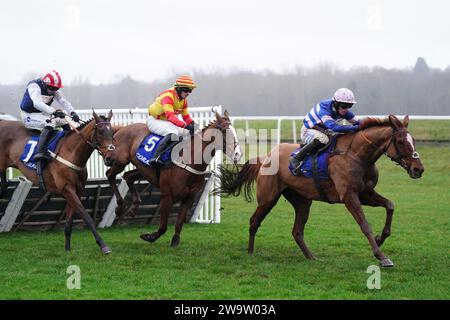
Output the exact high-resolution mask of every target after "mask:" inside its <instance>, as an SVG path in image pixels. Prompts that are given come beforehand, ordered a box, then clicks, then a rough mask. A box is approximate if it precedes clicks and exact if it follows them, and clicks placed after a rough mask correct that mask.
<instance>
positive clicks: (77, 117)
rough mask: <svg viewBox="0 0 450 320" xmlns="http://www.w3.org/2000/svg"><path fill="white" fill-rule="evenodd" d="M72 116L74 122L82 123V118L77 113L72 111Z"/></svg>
mask: <svg viewBox="0 0 450 320" xmlns="http://www.w3.org/2000/svg"><path fill="white" fill-rule="evenodd" d="M70 115H71V116H72V120H73V121H75V122H80V116H79V115H78V114H77V113H76V112H75V111H72V112H71V113H70Z"/></svg>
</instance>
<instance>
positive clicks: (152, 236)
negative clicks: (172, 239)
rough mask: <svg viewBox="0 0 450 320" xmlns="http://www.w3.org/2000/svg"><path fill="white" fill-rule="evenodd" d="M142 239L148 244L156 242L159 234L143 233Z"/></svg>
mask: <svg viewBox="0 0 450 320" xmlns="http://www.w3.org/2000/svg"><path fill="white" fill-rule="evenodd" d="M140 238H141V239H142V240H144V241H148V242H155V241H156V239H158V236H157V233H156V232H153V233H151V234H150V233H143V234H141V235H140Z"/></svg>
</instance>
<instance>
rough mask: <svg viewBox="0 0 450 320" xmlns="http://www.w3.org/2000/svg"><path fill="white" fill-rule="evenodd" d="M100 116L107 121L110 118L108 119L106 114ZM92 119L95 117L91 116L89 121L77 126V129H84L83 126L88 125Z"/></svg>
mask: <svg viewBox="0 0 450 320" xmlns="http://www.w3.org/2000/svg"><path fill="white" fill-rule="evenodd" d="M99 117H100V118H101V119H102V120H104V121H107V120H108V119H107V118H106V117H105V116H103V115H100V116H99ZM92 120H94V118H91V119H89V120H88V121H85V122H83V123H82V124H81V125H79V126H78V127H77V129H78V130H81V129H83V128H84V127H86V126H87V125H88V124H89V123H90V122H91V121H92Z"/></svg>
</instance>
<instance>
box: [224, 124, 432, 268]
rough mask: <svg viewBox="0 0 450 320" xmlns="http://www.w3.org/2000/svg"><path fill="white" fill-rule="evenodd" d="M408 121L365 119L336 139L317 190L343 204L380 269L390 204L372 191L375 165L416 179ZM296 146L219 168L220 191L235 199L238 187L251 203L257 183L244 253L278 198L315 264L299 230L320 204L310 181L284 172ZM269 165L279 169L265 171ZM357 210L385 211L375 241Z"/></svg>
mask: <svg viewBox="0 0 450 320" xmlns="http://www.w3.org/2000/svg"><path fill="white" fill-rule="evenodd" d="M408 123H409V117H408V116H406V117H405V118H404V119H403V122H402V121H400V120H399V119H398V118H397V117H395V116H393V115H390V116H389V117H388V118H386V119H375V118H367V119H364V120H363V121H362V123H361V129H362V130H361V131H358V132H356V133H352V134H346V135H343V136H340V137H339V138H338V140H337V144H336V148H335V151H334V155H333V156H331V157H330V158H329V161H328V172H329V179H328V180H324V182H322V191H323V193H324V194H325V195H326V197H327V198H328V199H329V202H331V203H344V205H345V206H346V208H347V209H348V211H349V212H350V213H351V214H352V216H353V218H354V219H355V220H356V222H357V223H358V225H359V226H360V228H361V231H362V232H363V234H364V235H365V236H366V237H367V240H368V241H369V244H370V246H371V248H372V252H373V254H374V255H375V257H376V258H377V259H378V260H379V262H380V265H381V266H383V267H391V266H393V265H394V264H393V263H392V261H391V260H390V259H389V258H388V257H387V256H386V255H385V254H384V253H383V252H382V251H381V249H380V246H381V245H382V244H383V242H384V241H385V240H386V238H387V237H388V236H389V235H390V233H391V223H392V217H393V213H394V204H393V203H392V201H390V200H388V199H386V198H385V197H383V196H382V195H380V194H378V193H377V192H376V191H375V186H376V184H377V182H378V169H377V168H376V166H375V162H376V161H377V160H378V159H379V158H380V157H381V156H382V155H383V154H385V155H386V156H388V157H389V158H390V159H391V160H393V161H394V162H396V163H397V164H399V165H400V166H401V167H402V168H404V169H405V170H406V171H407V172H408V174H409V176H410V177H411V178H413V179H417V178H420V177H421V176H422V173H423V172H424V167H423V165H422V162H421V160H420V158H419V154H418V152H417V151H416V149H415V142H414V139H413V137H412V135H411V134H410V133H409V132H408V129H407V127H408ZM297 148H298V144H280V145H278V146H277V147H275V148H274V149H273V150H272V151H271V153H269V154H268V155H267V156H265V157H260V158H258V159H252V161H250V160H249V161H247V163H246V164H245V165H244V166H243V167H242V169H241V170H239V171H233V170H230V169H229V168H226V167H223V168H222V169H221V173H222V179H221V188H220V190H219V191H220V192H221V194H222V195H225V196H226V195H235V196H237V195H239V194H240V192H241V191H242V188H244V189H243V191H244V193H245V196H246V199H247V200H248V201H250V200H251V197H250V196H251V186H252V184H253V182H255V181H256V198H257V205H258V206H257V208H256V211H255V212H254V214H253V216H252V217H251V218H250V228H249V243H248V253H249V254H252V253H253V250H254V242H255V235H256V232H257V231H258V228H259V226H260V225H261V223H262V221H263V220H264V218H265V217H266V216H267V214H268V213H269V212H270V211H271V210H272V208H273V207H274V206H275V205H276V203H277V201H278V199H279V198H280V196H281V195H283V196H284V197H285V198H286V199H287V200H288V201H289V202H290V203H291V205H292V206H293V207H294V209H295V222H294V227H293V230H292V235H293V237H294V239H295V241H296V243H297V244H298V246H299V247H300V250H301V251H302V252H303V254H304V255H305V257H306V258H308V259H315V256H314V255H313V254H312V253H311V251H310V250H309V248H308V247H307V245H306V243H305V241H304V237H303V235H304V228H305V224H306V222H307V221H308V217H309V211H310V207H311V203H312V201H313V200H319V201H323V198H322V197H321V194H320V193H319V192H318V190H317V188H316V186H315V183H314V180H313V179H311V178H306V177H304V176H298V177H296V176H294V175H292V174H291V172H290V171H289V169H288V165H289V157H290V154H291V153H292V152H293V151H294V150H295V149H297ZM273 166H275V167H277V166H278V170H270V168H273ZM362 205H369V206H374V207H378V206H381V207H384V208H385V209H386V222H385V226H384V228H383V231H382V233H381V235H377V236H376V237H375V236H374V235H373V233H372V230H371V228H370V226H369V224H368V222H367V220H366V217H365V216H364V212H363V210H362Z"/></svg>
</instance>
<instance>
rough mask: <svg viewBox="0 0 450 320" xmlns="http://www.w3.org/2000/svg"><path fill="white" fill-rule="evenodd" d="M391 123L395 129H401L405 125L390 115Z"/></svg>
mask: <svg viewBox="0 0 450 320" xmlns="http://www.w3.org/2000/svg"><path fill="white" fill-rule="evenodd" d="M389 123H390V124H391V127H392V128H394V129H400V128H401V127H403V124H402V123H401V122H400V120H398V118H397V117H396V116H394V115H393V114H390V115H389Z"/></svg>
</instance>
